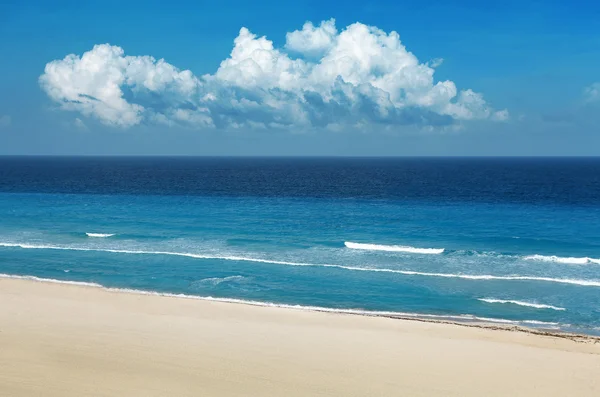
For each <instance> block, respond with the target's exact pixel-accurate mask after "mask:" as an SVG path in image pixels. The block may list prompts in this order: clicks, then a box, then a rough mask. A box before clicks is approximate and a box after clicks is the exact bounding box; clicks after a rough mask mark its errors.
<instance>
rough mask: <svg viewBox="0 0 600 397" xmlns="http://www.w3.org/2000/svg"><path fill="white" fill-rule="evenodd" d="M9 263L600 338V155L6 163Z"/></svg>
mask: <svg viewBox="0 0 600 397" xmlns="http://www.w3.org/2000/svg"><path fill="white" fill-rule="evenodd" d="M0 273H1V274H2V276H3V277H27V278H39V279H47V280H53V281H55V282H67V283H84V284H86V285H91V286H96V287H100V286H102V287H106V288H113V289H124V290H135V291H139V292H143V293H160V294H175V295H184V296H187V297H190V298H199V299H215V300H224V301H234V302H239V301H242V302H247V303H251V304H259V305H277V306H291V307H297V308H298V309H313V310H325V311H340V312H351V313H362V314H370V315H401V316H404V317H419V318H439V319H447V320H453V321H466V322H473V321H487V322H497V323H499V324H515V325H525V326H530V327H539V328H543V329H555V330H564V331H569V332H582V333H587V334H600V159H596V158H579V159H576V158H186V157H179V158H167V157H156V158H151V157H131V158H128V157H0Z"/></svg>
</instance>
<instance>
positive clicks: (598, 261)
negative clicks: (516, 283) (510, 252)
mask: <svg viewBox="0 0 600 397" xmlns="http://www.w3.org/2000/svg"><path fill="white" fill-rule="evenodd" d="M523 259H525V260H527V261H541V262H555V263H568V264H572V265H587V264H589V263H594V264H598V265H600V259H595V258H588V257H581V258H575V257H571V258H569V257H560V256H555V255H549V256H546V255H529V256H525V257H523Z"/></svg>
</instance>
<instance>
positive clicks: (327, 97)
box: [0, 0, 600, 156]
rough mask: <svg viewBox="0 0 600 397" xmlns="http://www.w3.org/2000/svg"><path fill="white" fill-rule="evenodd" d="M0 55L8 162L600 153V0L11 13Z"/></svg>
mask: <svg viewBox="0 0 600 397" xmlns="http://www.w3.org/2000/svg"><path fill="white" fill-rule="evenodd" d="M0 54H2V56H1V58H0V155H24V154H26V155H38V154H40V155H203V156H206V155H209V156H237V155H243V156H288V155H290V156H555V155H558V156H597V155H600V4H599V3H596V2H584V1H578V0H576V1H551V0H548V1H530V2H522V1H513V0H506V1H502V2H499V1H490V2H482V1H472V0H455V1H441V0H437V1H436V0H433V1H428V2H424V1H416V0H414V1H413V0H410V1H387V0H385V1H384V0H379V1H339V0H338V1H330V0H318V1H313V0H296V1H293V2H283V1H271V0H267V1H254V2H248V1H241V0H221V1H200V0H195V1H182V0H170V1H169V2H164V1H155V0H146V1H143V2H141V1H126V0H120V1H113V0H104V1H91V0H90V1H85V2H82V1H63V0H55V1H52V2H48V1H25V2H23V1H12V0H0Z"/></svg>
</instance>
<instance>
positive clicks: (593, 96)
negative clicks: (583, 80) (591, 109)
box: [583, 83, 600, 102]
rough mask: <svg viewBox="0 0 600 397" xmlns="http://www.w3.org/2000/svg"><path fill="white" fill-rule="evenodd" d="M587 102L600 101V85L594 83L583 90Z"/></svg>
mask: <svg viewBox="0 0 600 397" xmlns="http://www.w3.org/2000/svg"><path fill="white" fill-rule="evenodd" d="M583 95H584V99H585V101H586V102H596V101H600V83H594V84H592V85H590V86H589V87H586V88H585V89H584V90H583Z"/></svg>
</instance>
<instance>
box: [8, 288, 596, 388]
mask: <svg viewBox="0 0 600 397" xmlns="http://www.w3.org/2000/svg"><path fill="white" fill-rule="evenodd" d="M598 373H600V343H597V341H596V340H594V339H593V338H586V337H581V338H570V337H567V338H565V337H557V336H545V335H539V334H532V333H527V332H519V331H511V330H498V329H490V328H485V327H473V326H464V325H456V324H443V323H435V322H423V321H410V320H399V319H392V318H382V317H368V316H358V315H348V314H336V313H322V312H313V311H306V310H295V309H289V308H277V307H259V306H251V305H244V304H234V303H224V302H216V301H203V300H196V299H186V298H177V297H168V296H158V295H148V294H136V293H130V292H118V291H114V290H106V289H103V288H97V287H87V286H80V285H69V284H58V283H47V282H41V281H34V280H18V279H8V278H5V279H0V395H2V396H14V397H20V396H34V395H35V396H37V395H40V396H41V395H43V396H61V397H69V396H199V395H203V396H283V395H286V396H393V395H411V396H432V395H440V396H441V395H443V396H481V395H486V396H491V395H498V396H500V395H512V396H519V395H520V396H532V395H544V396H564V395H577V396H597V395H599V394H600V380H599V379H598V376H597V375H598Z"/></svg>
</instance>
